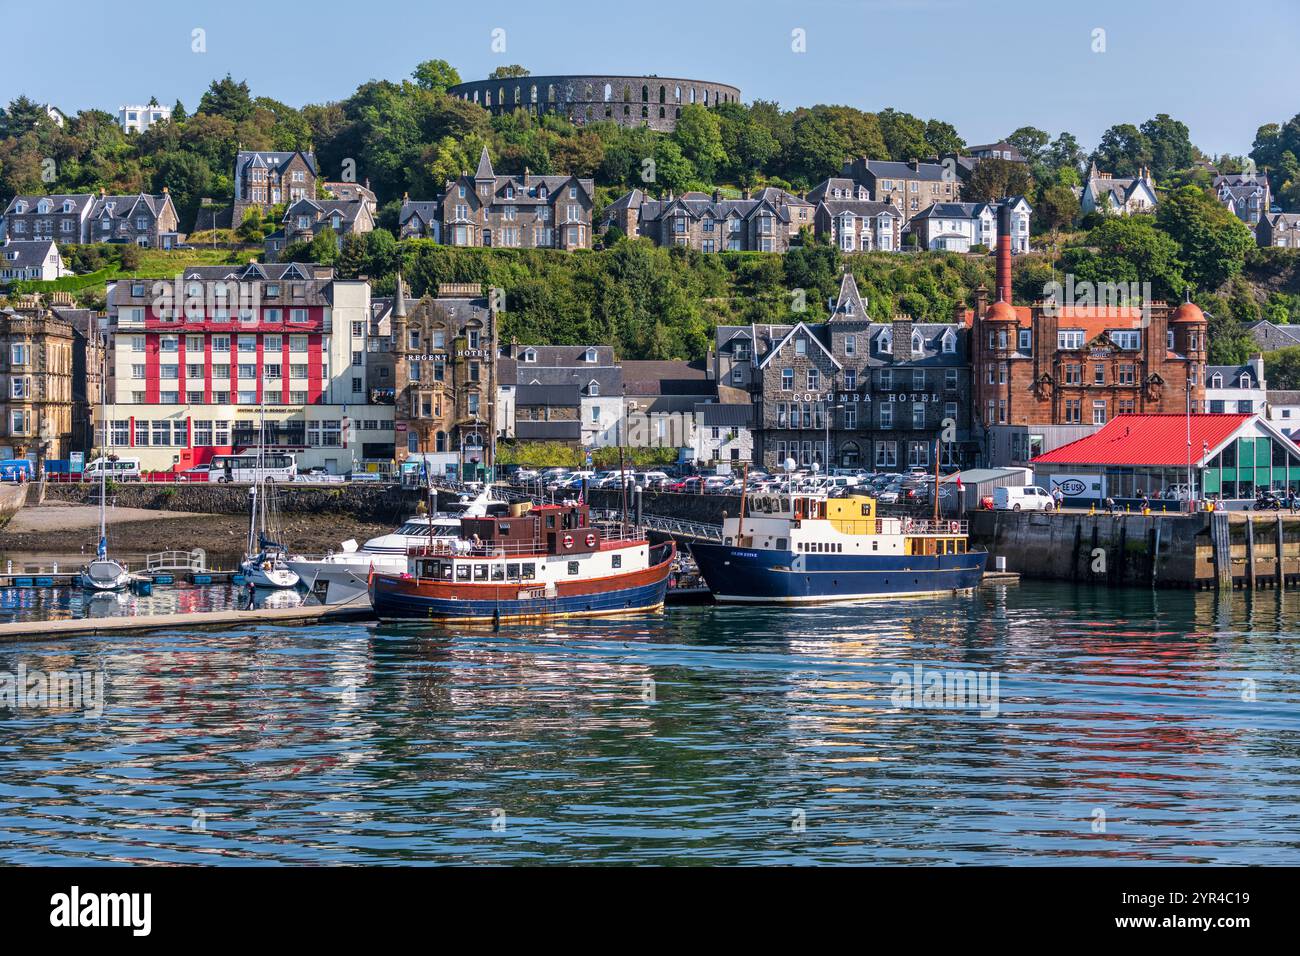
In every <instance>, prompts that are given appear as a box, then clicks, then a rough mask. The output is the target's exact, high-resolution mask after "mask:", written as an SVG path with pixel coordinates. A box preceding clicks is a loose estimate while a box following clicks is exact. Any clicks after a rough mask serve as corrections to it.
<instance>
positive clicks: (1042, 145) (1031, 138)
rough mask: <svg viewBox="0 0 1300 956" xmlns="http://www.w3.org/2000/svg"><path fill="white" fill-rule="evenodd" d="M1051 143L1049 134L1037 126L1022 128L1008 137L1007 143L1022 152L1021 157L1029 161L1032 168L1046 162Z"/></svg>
mask: <svg viewBox="0 0 1300 956" xmlns="http://www.w3.org/2000/svg"><path fill="white" fill-rule="evenodd" d="M1051 141H1052V137H1051V136H1050V135H1049V134H1048V133H1046V132H1045V131H1043V130H1041V129H1038V128H1037V127H1035V126H1022V127H1020V128H1019V129H1018V130H1016V131H1015V132H1014V133H1012V134H1011V135H1010V136H1008V137H1007V142H1008V143H1010V144H1011V145H1012V146H1014V147H1015V148H1016V149H1018V150H1020V155H1022V156H1024V157H1025V159H1026V160H1028V161H1029V164H1030V166H1033V165H1035V164H1036V163H1042V162H1045V161H1046V158H1047V146H1048V144H1049V143H1050V142H1051Z"/></svg>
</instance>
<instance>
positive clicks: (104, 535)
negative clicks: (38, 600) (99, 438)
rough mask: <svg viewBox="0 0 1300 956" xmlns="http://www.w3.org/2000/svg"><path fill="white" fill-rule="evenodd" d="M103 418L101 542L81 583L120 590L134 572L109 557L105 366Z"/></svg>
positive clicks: (107, 424)
mask: <svg viewBox="0 0 1300 956" xmlns="http://www.w3.org/2000/svg"><path fill="white" fill-rule="evenodd" d="M99 381H100V418H101V419H102V421H103V425H102V427H103V429H104V431H103V445H104V456H103V459H104V467H102V468H100V469H99V543H98V544H97V545H96V546H95V560H94V561H91V562H90V563H89V564H87V565H86V566H85V567H84V568H82V570H81V585H82V587H85V588H89V589H90V590H92V591H120V590H122V589H123V588H124V587H126V586H127V585H128V584H130V583H131V572H130V571H128V570H127V569H126V565H124V564H122V563H121V562H120V561H114V560H113V559H112V558H110V557H109V556H108V516H107V513H106V507H107V499H108V462H109V460H110V455H109V445H108V440H109V427H110V426H109V423H108V407H107V404H106V400H107V387H106V383H107V381H108V379H107V377H106V376H105V374H104V371H103V369H102V366H101V373H100V379H99Z"/></svg>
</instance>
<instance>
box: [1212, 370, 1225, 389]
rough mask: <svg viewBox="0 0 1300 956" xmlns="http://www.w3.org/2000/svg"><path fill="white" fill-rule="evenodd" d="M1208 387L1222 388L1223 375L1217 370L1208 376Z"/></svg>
mask: <svg viewBox="0 0 1300 956" xmlns="http://www.w3.org/2000/svg"><path fill="white" fill-rule="evenodd" d="M1210 388H1223V376H1222V375H1220V374H1219V373H1218V372H1215V373H1214V374H1213V375H1211V376H1210Z"/></svg>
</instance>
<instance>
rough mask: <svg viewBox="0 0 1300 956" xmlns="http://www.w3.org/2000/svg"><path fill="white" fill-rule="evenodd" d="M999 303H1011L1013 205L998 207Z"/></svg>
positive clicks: (1004, 204)
mask: <svg viewBox="0 0 1300 956" xmlns="http://www.w3.org/2000/svg"><path fill="white" fill-rule="evenodd" d="M997 291H998V297H997V300H996V301H998V302H1006V303H1007V304H1010V303H1011V204H1010V203H1005V202H1004V203H1002V204H1001V205H1000V206H998V290H997Z"/></svg>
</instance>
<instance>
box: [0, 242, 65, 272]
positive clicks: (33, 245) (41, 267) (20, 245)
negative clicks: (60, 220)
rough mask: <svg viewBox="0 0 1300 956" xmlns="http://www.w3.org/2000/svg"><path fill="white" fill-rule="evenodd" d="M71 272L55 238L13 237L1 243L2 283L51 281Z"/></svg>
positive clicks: (0, 266)
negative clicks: (29, 280) (27, 280)
mask: <svg viewBox="0 0 1300 956" xmlns="http://www.w3.org/2000/svg"><path fill="white" fill-rule="evenodd" d="M71 274H72V270H71V269H69V268H67V267H66V266H65V265H64V264H63V257H62V256H60V255H59V247H58V246H57V245H55V244H54V240H53V239H28V240H25V241H24V240H14V239H11V240H9V241H7V242H5V244H4V245H3V246H0V283H7V282H15V281H18V280H22V279H40V280H43V281H46V282H48V281H51V280H53V279H58V278H60V277H61V276H66V275H71Z"/></svg>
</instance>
